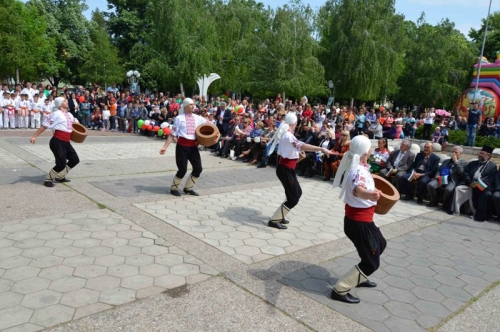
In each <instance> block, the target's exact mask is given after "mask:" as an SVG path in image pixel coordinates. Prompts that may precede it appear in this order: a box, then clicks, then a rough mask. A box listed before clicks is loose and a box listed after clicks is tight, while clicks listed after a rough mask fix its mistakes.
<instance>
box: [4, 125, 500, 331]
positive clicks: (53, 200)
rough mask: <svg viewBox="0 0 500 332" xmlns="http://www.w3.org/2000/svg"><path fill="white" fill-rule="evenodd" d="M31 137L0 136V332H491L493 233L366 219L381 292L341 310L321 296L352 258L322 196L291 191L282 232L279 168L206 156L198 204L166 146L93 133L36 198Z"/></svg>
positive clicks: (453, 223)
mask: <svg viewBox="0 0 500 332" xmlns="http://www.w3.org/2000/svg"><path fill="white" fill-rule="evenodd" d="M32 133H33V131H30V130H17V131H14V132H12V131H0V171H1V173H0V193H1V195H0V197H1V209H0V211H1V213H0V331H38V330H44V329H48V330H51V331H118V330H127V331H151V330H155V331H171V330H177V331H206V330H216V331H220V330H230V331H232V330H234V331H255V330H272V331H311V330H318V331H370V330H373V331H423V330H427V329H430V328H434V329H436V330H442V331H471V330H488V331H493V330H500V320H499V319H498V317H500V308H498V307H499V306H498V304H497V303H498V300H499V299H500V287H498V286H497V285H498V283H499V280H500V223H495V222H485V223H477V222H474V221H472V220H471V219H469V218H468V216H464V215H463V216H449V215H447V214H445V213H443V212H441V211H438V210H435V209H431V208H427V207H425V206H422V205H417V204H416V203H415V202H398V203H397V204H396V206H395V207H394V208H393V209H392V210H391V211H390V213H388V214H387V215H384V216H380V215H377V216H376V218H375V222H376V223H377V225H378V226H379V227H380V228H381V230H382V232H383V234H384V235H385V236H386V238H387V239H388V247H387V249H386V251H385V252H384V254H383V255H382V263H381V268H380V269H379V270H378V271H377V272H375V274H374V275H373V276H372V277H371V278H370V279H372V280H373V281H375V282H376V283H377V284H378V286H377V288H374V289H355V290H353V293H354V294H356V295H357V296H359V297H360V298H361V303H360V304H358V305H347V304H343V303H339V302H334V301H332V300H330V299H329V292H330V291H331V288H332V287H333V284H334V283H335V282H336V280H337V279H338V278H339V277H340V276H341V275H342V274H343V273H345V272H346V271H347V270H349V269H350V268H351V267H352V266H353V265H355V264H357V262H358V258H357V254H356V253H355V252H354V247H353V246H352V244H351V243H350V241H349V240H348V239H346V237H345V235H344V233H343V204H342V202H341V201H340V200H339V199H338V194H339V191H338V189H333V188H332V186H331V183H330V182H324V181H321V179H320V178H312V179H305V178H300V182H301V185H302V189H303V196H302V199H301V201H300V203H299V205H297V207H295V208H294V209H293V210H292V212H291V213H290V214H289V216H288V219H289V220H290V225H289V229H288V230H285V231H280V230H276V229H271V228H269V227H267V226H266V224H267V221H268V218H269V216H270V215H271V214H272V213H273V212H274V210H275V209H276V208H277V206H279V204H281V203H282V202H283V200H284V193H283V189H282V187H281V185H280V183H279V181H278V180H277V178H276V175H275V168H274V167H267V168H265V169H257V168H255V167H252V166H248V165H247V164H243V163H241V162H239V161H231V160H227V159H221V158H218V157H215V156H214V155H213V154H211V153H210V152H209V151H203V152H201V154H202V159H203V165H204V171H203V173H202V175H201V177H200V179H199V182H198V183H197V185H196V188H197V190H198V191H199V193H200V196H198V197H194V196H187V195H183V196H182V197H173V196H171V195H170V194H168V188H169V185H170V182H171V179H172V177H173V175H174V174H175V170H176V167H175V160H174V157H173V154H174V147H170V149H169V150H168V151H167V153H166V155H164V156H160V155H159V154H158V150H159V148H160V147H161V145H162V142H160V141H158V140H155V139H149V138H145V137H139V136H135V135H134V136H132V135H123V134H111V133H106V135H101V134H100V133H99V132H90V136H89V137H88V138H87V140H86V141H85V142H84V143H83V144H74V147H75V149H76V150H77V152H78V153H79V156H80V160H81V163H80V164H79V165H78V166H77V167H76V168H75V169H74V170H72V171H71V172H70V174H69V175H68V178H70V179H71V182H69V183H66V184H56V186H55V187H54V188H45V187H44V186H43V185H42V182H43V179H44V177H45V174H46V172H47V171H48V170H49V169H50V168H51V167H52V166H53V160H52V159H53V157H52V153H51V152H50V149H49V147H48V141H49V139H50V136H49V135H48V134H44V135H42V136H41V137H40V138H39V139H38V140H37V144H36V145H31V144H29V137H30V136H31V134H32ZM485 308H487V310H486V309H485Z"/></svg>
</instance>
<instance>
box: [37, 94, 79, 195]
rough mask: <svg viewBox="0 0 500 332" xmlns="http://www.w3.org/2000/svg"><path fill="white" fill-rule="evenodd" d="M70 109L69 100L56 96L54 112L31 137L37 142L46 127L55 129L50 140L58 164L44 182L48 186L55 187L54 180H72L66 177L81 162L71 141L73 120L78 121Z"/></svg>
mask: <svg viewBox="0 0 500 332" xmlns="http://www.w3.org/2000/svg"><path fill="white" fill-rule="evenodd" d="M68 110H69V107H68V101H67V100H66V99H65V98H63V97H58V98H56V99H55V100H54V109H53V112H52V113H51V114H50V116H48V117H47V118H46V119H45V120H44V122H43V125H42V127H40V128H39V129H38V130H37V131H36V132H35V134H34V135H33V137H32V138H31V139H30V142H31V143H32V144H35V142H36V138H37V137H38V135H40V134H41V133H43V132H44V131H45V129H51V130H53V131H54V136H52V139H51V140H50V150H52V153H53V154H54V158H55V160H56V165H55V166H54V167H53V168H52V169H51V170H50V172H49V173H48V174H47V177H46V178H45V182H44V183H43V184H44V185H45V186H46V187H53V186H54V183H53V181H56V182H70V180H68V179H66V174H68V172H69V171H70V170H71V169H73V168H74V167H75V166H76V165H78V163H79V162H80V159H79V158H78V154H77V153H76V151H75V149H74V148H73V146H71V143H70V139H71V132H72V131H73V122H77V121H76V119H75V118H74V117H73V115H72V114H71V113H69V112H68Z"/></svg>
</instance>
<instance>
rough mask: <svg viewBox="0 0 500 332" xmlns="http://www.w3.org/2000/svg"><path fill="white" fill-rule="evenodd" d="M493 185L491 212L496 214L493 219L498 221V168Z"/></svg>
mask: <svg viewBox="0 0 500 332" xmlns="http://www.w3.org/2000/svg"><path fill="white" fill-rule="evenodd" d="M493 187H494V188H493V189H492V191H493V196H492V197H491V201H492V203H493V204H492V206H493V213H494V214H495V215H496V216H497V217H496V219H495V220H496V221H500V168H499V169H498V170H497V172H496V174H495V183H494V185H493Z"/></svg>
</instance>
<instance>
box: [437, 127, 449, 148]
mask: <svg viewBox="0 0 500 332" xmlns="http://www.w3.org/2000/svg"><path fill="white" fill-rule="evenodd" d="M448 136H449V133H448V128H447V127H446V126H445V125H441V138H440V139H439V141H438V143H439V144H441V146H442V147H443V149H444V148H446V147H447V146H448Z"/></svg>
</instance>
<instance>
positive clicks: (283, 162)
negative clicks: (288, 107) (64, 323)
mask: <svg viewBox="0 0 500 332" xmlns="http://www.w3.org/2000/svg"><path fill="white" fill-rule="evenodd" d="M296 126H297V116H296V115H295V113H293V112H290V113H288V114H286V116H285V120H284V121H282V122H281V123H280V127H279V129H278V131H277V133H276V134H275V135H274V136H273V138H272V139H271V141H269V143H268V145H271V148H270V149H269V154H271V153H273V152H274V148H275V146H276V144H279V146H278V155H279V156H280V160H279V163H278V167H277V168H276V175H277V176H278V179H279V180H280V181H281V184H282V185H283V188H284V189H285V195H286V201H285V202H284V203H283V204H281V205H280V206H279V207H278V209H277V210H276V212H274V214H273V216H272V217H271V219H270V220H269V222H268V223H267V225H268V226H269V227H273V228H278V229H287V228H288V227H287V226H285V224H288V223H289V221H288V220H286V219H285V217H286V216H287V214H288V213H289V212H290V210H291V209H293V208H294V207H295V206H296V205H297V204H298V203H299V200H300V196H302V189H301V188H300V184H299V181H298V180H297V174H296V173H295V166H297V162H298V160H299V155H300V153H301V152H302V151H307V152H313V151H321V152H323V153H324V154H325V155H330V154H332V152H331V151H330V150H327V149H325V148H322V147H320V146H314V145H309V144H306V143H304V142H301V141H299V140H298V139H297V138H296V137H295V135H294V134H293V133H294V131H295V127H296Z"/></svg>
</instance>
